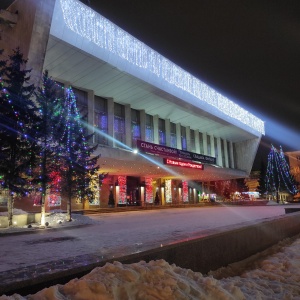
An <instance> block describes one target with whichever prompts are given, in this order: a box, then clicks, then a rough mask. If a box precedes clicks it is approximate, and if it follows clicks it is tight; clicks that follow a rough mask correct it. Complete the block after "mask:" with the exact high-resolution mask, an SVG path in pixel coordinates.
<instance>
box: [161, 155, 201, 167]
mask: <svg viewBox="0 0 300 300" xmlns="http://www.w3.org/2000/svg"><path fill="white" fill-rule="evenodd" d="M164 164H165V165H168V166H175V167H183V168H189V169H195V170H204V165H201V164H196V163H193V162H190V161H184V160H175V159H171V158H164Z"/></svg>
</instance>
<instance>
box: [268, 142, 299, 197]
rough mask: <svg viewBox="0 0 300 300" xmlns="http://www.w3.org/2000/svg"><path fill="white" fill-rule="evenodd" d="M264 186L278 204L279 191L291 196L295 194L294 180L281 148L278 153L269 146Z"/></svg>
mask: <svg viewBox="0 0 300 300" xmlns="http://www.w3.org/2000/svg"><path fill="white" fill-rule="evenodd" d="M265 184H266V190H267V192H269V193H271V194H272V195H276V200H277V202H279V192H280V191H288V192H289V193H290V194H292V195H295V194H296V193H297V189H296V185H295V180H294V178H293V176H291V174H290V167H289V165H288V163H287V161H286V159H285V156H284V153H283V151H282V147H281V146H280V150H279V151H278V150H277V149H276V148H275V147H274V146H273V145H272V146H271V151H270V153H269V155H268V165H267V172H266V179H265Z"/></svg>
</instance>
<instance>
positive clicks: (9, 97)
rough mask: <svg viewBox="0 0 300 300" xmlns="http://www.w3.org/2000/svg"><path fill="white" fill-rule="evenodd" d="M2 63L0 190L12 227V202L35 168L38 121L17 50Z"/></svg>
mask: <svg viewBox="0 0 300 300" xmlns="http://www.w3.org/2000/svg"><path fill="white" fill-rule="evenodd" d="M8 58H9V59H8V61H6V60H4V61H1V64H0V65H1V70H0V72H1V86H0V176H1V185H2V186H1V188H2V189H7V190H8V191H9V193H10V197H9V198H8V202H7V209H8V225H9V226H11V225H12V216H13V205H14V199H15V197H16V196H18V195H23V196H24V195H27V194H28V193H29V192H30V191H31V189H32V185H31V180H32V170H33V169H34V167H35V164H36V162H37V161H36V152H37V148H38V146H37V143H36V141H35V136H36V128H35V127H34V124H35V122H36V121H37V119H38V116H37V114H36V107H35V104H34V102H33V100H32V98H33V97H32V96H33V92H34V89H35V87H34V85H32V84H29V80H30V76H29V74H30V72H31V70H27V69H25V66H26V62H27V60H26V59H24V58H23V54H21V52H20V50H19V48H17V49H16V50H14V51H13V52H12V54H11V55H9V56H8Z"/></svg>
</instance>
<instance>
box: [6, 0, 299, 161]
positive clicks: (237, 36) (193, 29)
mask: <svg viewBox="0 0 300 300" xmlns="http://www.w3.org/2000/svg"><path fill="white" fill-rule="evenodd" d="M5 2H10V1H7V0H0V5H2V3H5ZM82 2H85V3H88V2H89V3H90V6H91V7H92V8H93V9H95V10H96V11H98V12H99V13H100V14H102V15H103V16H105V17H106V18H108V19H109V20H111V21H112V22H114V23H115V24H116V25H118V26H120V27H121V28H123V29H124V30H126V31H127V32H128V33H130V34H132V35H133V36H135V37H137V38H138V39H139V40H141V41H142V42H144V43H145V44H147V45H148V46H150V47H151V48H153V49H154V50H156V51H158V52H159V53H160V54H162V55H163V56H165V57H166V58H168V59H170V60H171V61H173V62H174V63H176V64H177V65H179V66H180V67H182V68H184V69H185V70H186V71H188V72H190V73H191V74H193V75H194V76H196V77H197V78H199V79H200V80H202V81H204V82H205V83H207V84H208V85H210V86H211V87H213V88H214V89H216V90H217V91H219V92H220V93H222V94H223V95H225V96H227V97H228V98H229V99H231V100H233V101H234V102H236V103H238V104H240V105H241V106H242V107H243V108H245V109H247V110H248V111H250V112H252V113H253V114H255V115H256V116H258V117H259V118H261V119H262V120H264V121H265V122H266V123H265V125H266V136H265V137H263V139H262V143H261V146H260V148H259V150H258V154H257V159H256V163H258V162H259V163H260V160H261V158H263V159H265V158H266V156H267V154H268V152H269V149H270V145H271V143H272V144H274V146H275V147H277V148H278V147H279V146H280V145H282V147H283V150H284V151H288V150H300V135H299V133H300V104H299V102H300V88H299V87H300V1H299V0H90V1H82Z"/></svg>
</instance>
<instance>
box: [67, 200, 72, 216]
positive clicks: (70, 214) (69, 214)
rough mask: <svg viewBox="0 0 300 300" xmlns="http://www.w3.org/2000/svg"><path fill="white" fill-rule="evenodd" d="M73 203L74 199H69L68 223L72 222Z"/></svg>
mask: <svg viewBox="0 0 300 300" xmlns="http://www.w3.org/2000/svg"><path fill="white" fill-rule="evenodd" d="M71 203H72V197H71V196H69V197H68V202H67V222H71V221H72V209H71Z"/></svg>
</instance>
